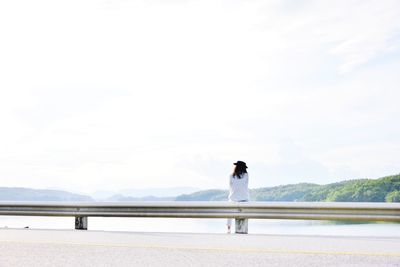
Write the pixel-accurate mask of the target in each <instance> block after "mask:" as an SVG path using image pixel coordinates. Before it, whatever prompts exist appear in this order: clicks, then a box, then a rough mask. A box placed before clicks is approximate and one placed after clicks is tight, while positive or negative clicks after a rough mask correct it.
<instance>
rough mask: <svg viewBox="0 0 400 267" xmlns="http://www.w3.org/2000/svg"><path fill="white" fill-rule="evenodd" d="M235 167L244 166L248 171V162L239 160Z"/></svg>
mask: <svg viewBox="0 0 400 267" xmlns="http://www.w3.org/2000/svg"><path fill="white" fill-rule="evenodd" d="M233 165H239V166H243V167H245V168H246V169H247V166H246V162H244V161H240V160H238V161H237V162H235V163H233Z"/></svg>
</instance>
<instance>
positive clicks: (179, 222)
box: [0, 216, 400, 237]
mask: <svg viewBox="0 0 400 267" xmlns="http://www.w3.org/2000/svg"><path fill="white" fill-rule="evenodd" d="M26 226H28V227H29V228H31V229H74V218H73V217H15V216H0V228H5V227H8V228H24V227H26ZM88 228H89V230H104V231H133V232H180V233H225V232H226V220H225V219H187V218H185V219H175V218H101V217H90V218H89V221H88ZM249 234H279V235H325V236H332V235H334V236H382V237H400V224H396V223H343V222H330V221H302V220H256V219H251V220H249Z"/></svg>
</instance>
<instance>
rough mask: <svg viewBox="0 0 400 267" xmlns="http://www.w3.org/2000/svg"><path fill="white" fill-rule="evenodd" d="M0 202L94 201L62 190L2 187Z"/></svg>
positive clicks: (0, 189) (0, 188)
mask: <svg viewBox="0 0 400 267" xmlns="http://www.w3.org/2000/svg"><path fill="white" fill-rule="evenodd" d="M0 201H93V199H92V198H91V197H89V196H85V195H80V194H73V193H69V192H66V191H62V190H49V189H30V188H22V187H0Z"/></svg>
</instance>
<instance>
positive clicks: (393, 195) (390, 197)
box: [385, 190, 400, 202]
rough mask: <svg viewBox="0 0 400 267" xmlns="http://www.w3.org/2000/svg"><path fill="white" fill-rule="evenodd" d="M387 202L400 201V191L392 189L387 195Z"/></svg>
mask: <svg viewBox="0 0 400 267" xmlns="http://www.w3.org/2000/svg"><path fill="white" fill-rule="evenodd" d="M385 200H386V202H400V191H398V190H396V191H392V192H390V193H389V194H387V195H386V197H385Z"/></svg>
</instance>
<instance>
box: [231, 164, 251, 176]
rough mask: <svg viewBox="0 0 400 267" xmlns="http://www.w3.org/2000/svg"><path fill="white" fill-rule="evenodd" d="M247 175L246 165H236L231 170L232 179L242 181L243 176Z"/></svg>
mask: <svg viewBox="0 0 400 267" xmlns="http://www.w3.org/2000/svg"><path fill="white" fill-rule="evenodd" d="M245 173H247V170H246V165H241V164H238V165H236V167H235V169H234V170H233V173H232V177H233V178H235V177H237V178H239V179H242V177H243V174H245Z"/></svg>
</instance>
